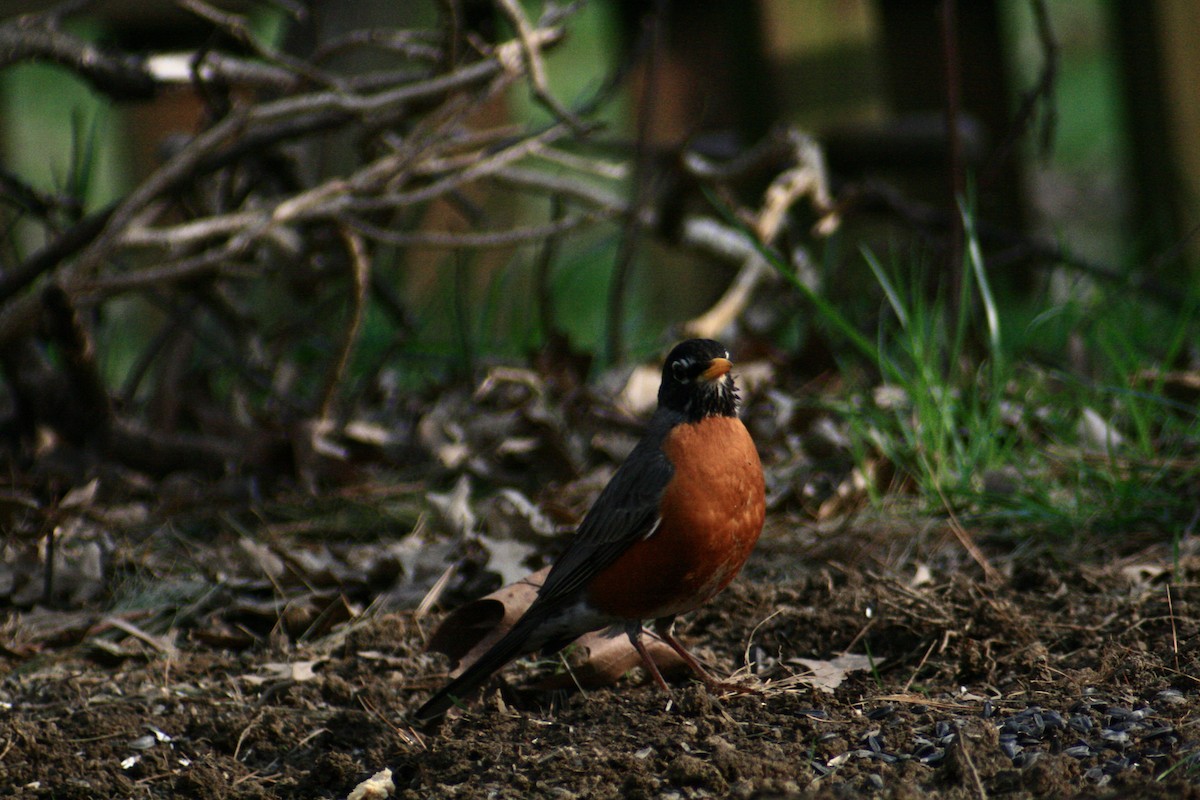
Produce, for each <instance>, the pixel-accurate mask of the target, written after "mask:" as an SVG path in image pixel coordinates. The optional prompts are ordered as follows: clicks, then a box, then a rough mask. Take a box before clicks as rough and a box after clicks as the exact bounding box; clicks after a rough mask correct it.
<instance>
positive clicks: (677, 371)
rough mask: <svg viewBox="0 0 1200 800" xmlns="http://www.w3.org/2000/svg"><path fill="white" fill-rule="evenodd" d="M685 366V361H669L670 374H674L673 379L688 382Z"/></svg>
mask: <svg viewBox="0 0 1200 800" xmlns="http://www.w3.org/2000/svg"><path fill="white" fill-rule="evenodd" d="M687 368H688V362H686V361H682V360H681V361H673V362H671V374H672V375H674V376H675V380H677V381H679V382H680V383H687V382H688V374H687Z"/></svg>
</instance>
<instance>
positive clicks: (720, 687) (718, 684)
mask: <svg viewBox="0 0 1200 800" xmlns="http://www.w3.org/2000/svg"><path fill="white" fill-rule="evenodd" d="M674 628H675V618H674V617H663V618H662V619H656V620H655V621H654V632H655V633H657V634H658V636H659V638H660V639H662V640H663V641H664V642H666V643H667V644H668V645H670V647H671V649H672V650H674V651H675V652H676V653H678V654H679V657H680V658H682V659H683V663H685V664H687V665H688V666H689V667H690V668H691V670H692V672H694V673H696V677H697V678H699V679H700V680H701V681H703V682H704V685H705V686H707V687H708V689H709V691H713V692H738V693H740V694H755V693H756V690H754V689H751V688H749V687H747V686H742V685H741V684H739V683H733V682H732V681H723V680H719V679H718V678H714V677H713V676H712V675H711V674H710V673H709V672H708V670H706V669H705V668H704V667H702V666H701V665H700V662H699V660H697V658H696V657H695V656H694V655H692V654H691V653H689V652H688V651H687V648H685V647H684V646H683V644H682V643H681V642H680V641H679V640H678V639H676V638H675V634H674V632H673V630H674ZM645 657H646V656H645V654H644V653H643V655H642V658H645ZM656 672H657V670H656ZM660 680H661V678H660Z"/></svg>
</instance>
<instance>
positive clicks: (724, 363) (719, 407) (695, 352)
mask: <svg viewBox="0 0 1200 800" xmlns="http://www.w3.org/2000/svg"><path fill="white" fill-rule="evenodd" d="M732 368H733V362H732V361H730V360H729V351H728V350H726V349H725V347H724V346H723V345H722V344H721V343H720V342H714V341H713V340H712V339H688V340H687V341H686V342H681V343H680V344H677V345H675V349H674V350H672V351H671V354H670V355H669V356H667V361H666V363H665V364H663V374H662V385H660V386H659V387H658V405H659V407H660V408H669V409H670V410H672V411H676V412H678V413H680V414H683V415H684V416H685V417H687V418H688V419H689V420H700V419H704V418H705V417H736V416H737V403H738V397H737V387H735V386H734V385H733V375H731V374H729V370H730V369H732Z"/></svg>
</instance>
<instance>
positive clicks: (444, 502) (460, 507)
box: [426, 475, 475, 536]
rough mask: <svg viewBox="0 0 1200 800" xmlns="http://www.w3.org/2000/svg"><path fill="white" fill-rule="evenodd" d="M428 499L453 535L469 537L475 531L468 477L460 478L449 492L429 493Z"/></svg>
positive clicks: (462, 476)
mask: <svg viewBox="0 0 1200 800" xmlns="http://www.w3.org/2000/svg"><path fill="white" fill-rule="evenodd" d="M426 498H427V499H428V500H429V504H430V505H431V506H433V508H434V510H435V511H436V512H437V514H438V517H439V518H440V519H441V520H442V522H443V524H445V525H446V527H447V528H449V530H450V531H451V532H452V533H454V534H455V535H457V536H467V535H470V534H471V533H473V532H474V531H475V512H474V511H472V510H471V479H470V478H468V477H467V476H466V475H461V476H459V479H458V482H457V483H455V484H454V488H453V489H451V490H450V491H449V492H445V493H439V492H429V493H428V494H426Z"/></svg>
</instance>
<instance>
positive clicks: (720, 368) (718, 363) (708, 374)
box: [700, 358, 733, 381]
mask: <svg viewBox="0 0 1200 800" xmlns="http://www.w3.org/2000/svg"><path fill="white" fill-rule="evenodd" d="M731 369H733V362H732V361H730V360H729V359H728V358H714V359H713V360H712V361H710V362H709V364H708V369H706V370H704V372H701V373H700V377H701V378H702V379H703V380H706V381H715V380H716V379H717V378H719V377H721V376H722V375H724V374H725V373H727V372H729V370H731Z"/></svg>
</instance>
